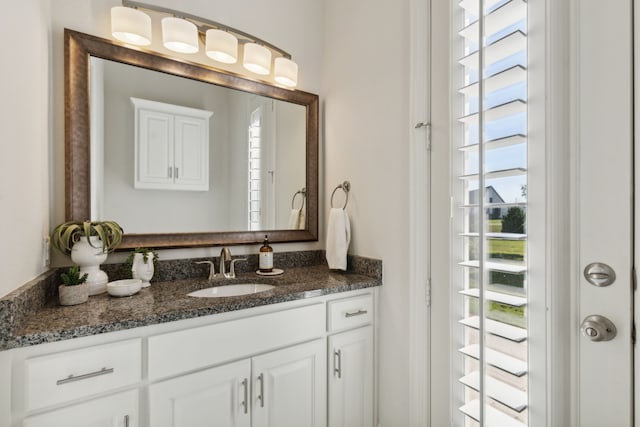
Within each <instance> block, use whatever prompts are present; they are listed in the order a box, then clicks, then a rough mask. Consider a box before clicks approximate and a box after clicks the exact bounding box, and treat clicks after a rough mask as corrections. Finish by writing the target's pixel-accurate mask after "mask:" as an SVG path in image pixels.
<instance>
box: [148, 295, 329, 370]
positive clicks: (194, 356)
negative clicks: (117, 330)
mask: <svg viewBox="0 0 640 427" xmlns="http://www.w3.org/2000/svg"><path fill="white" fill-rule="evenodd" d="M325 319H326V311H325V308H324V304H322V303H320V304H314V305H308V306H305V307H299V308H293V309H290V310H283V311H278V312H274V313H268V314H262V315H259V316H253V317H247V318H244V319H238V320H232V321H228V322H223V323H217V324H214V325H209V326H203V327H200V328H194V329H187V330H184V331H177V332H170V333H168V334H164V335H157V336H154V337H149V379H150V380H152V381H153V380H156V379H159V378H164V377H168V376H172V375H177V374H180V373H182V372H187V371H191V370H196V369H201V368H205V367H208V366H214V365H218V364H221V363H224V362H227V361H230V360H233V359H239V358H243V357H248V356H251V355H254V354H258V353H261V352H264V351H269V350H272V349H275V348H279V347H285V346H288V345H292V344H296V343H300V342H304V341H309V340H312V339H314V338H318V337H320V336H322V335H323V334H324V331H325V322H326V320H325Z"/></svg>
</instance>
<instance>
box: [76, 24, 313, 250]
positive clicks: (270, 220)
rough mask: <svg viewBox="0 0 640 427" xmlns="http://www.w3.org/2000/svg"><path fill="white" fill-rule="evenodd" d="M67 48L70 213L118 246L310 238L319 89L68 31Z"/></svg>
mask: <svg viewBox="0 0 640 427" xmlns="http://www.w3.org/2000/svg"><path fill="white" fill-rule="evenodd" d="M65 53H66V62H65V67H66V68H65V79H66V82H65V83H66V85H65V88H66V93H65V119H66V127H65V134H66V135H65V137H66V154H67V161H66V218H67V220H83V219H86V218H91V219H93V220H96V219H111V220H115V221H118V222H119V223H120V224H121V225H122V226H123V228H124V230H125V233H126V234H125V236H124V239H123V244H122V245H121V246H120V248H121V249H126V248H132V247H138V246H149V247H154V248H162V247H195V246H211V245H222V244H243V243H259V242H261V241H262V239H263V238H264V235H265V234H268V235H269V240H270V241H273V242H292V241H311V240H317V236H318V212H317V204H318V201H317V200H318V96H317V95H313V94H310V93H306V92H302V91H297V90H295V91H292V90H288V89H284V88H279V87H275V86H271V85H268V84H265V83H261V82H256V81H252V80H249V79H246V78H243V77H240V76H238V75H235V74H232V73H226V72H220V71H216V70H214V69H212V68H208V67H206V66H203V65H199V64H193V63H188V62H185V61H179V60H176V59H173V58H170V57H168V56H164V55H162V54H158V53H150V52H147V51H144V50H138V49H133V48H128V47H124V46H122V45H120V44H119V42H115V41H111V40H106V39H101V38H97V37H94V36H90V35H87V34H83V33H78V32H75V31H72V30H65ZM196 116H197V117H196ZM198 117H199V118H198ZM149 135H154V136H153V137H152V138H151V137H149ZM158 135H160V136H158ZM197 141H200V142H197ZM194 183H195V185H194ZM298 210H299V211H300V212H299V214H297V215H296V213H297V211H298Z"/></svg>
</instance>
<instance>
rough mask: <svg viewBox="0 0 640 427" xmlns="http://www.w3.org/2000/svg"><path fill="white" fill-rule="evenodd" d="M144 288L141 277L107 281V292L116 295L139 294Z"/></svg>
mask: <svg viewBox="0 0 640 427" xmlns="http://www.w3.org/2000/svg"><path fill="white" fill-rule="evenodd" d="M140 288H142V280H140V279H124V280H116V281H115V282H109V283H107V292H109V295H113V296H114V297H128V296H130V295H133V294H137V293H138V292H139V291H140Z"/></svg>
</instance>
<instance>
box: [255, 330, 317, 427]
mask: <svg viewBox="0 0 640 427" xmlns="http://www.w3.org/2000/svg"><path fill="white" fill-rule="evenodd" d="M252 371H253V391H254V393H253V399H252V401H251V403H252V405H253V407H252V411H253V424H252V427H324V426H326V425H327V421H326V372H327V369H326V364H325V340H324V338H323V339H321V340H316V341H313V342H310V343H306V344H301V345H297V346H295V347H289V348H285V349H282V350H279V351H274V352H271V353H267V354H263V355H261V356H257V357H254V358H253V359H252Z"/></svg>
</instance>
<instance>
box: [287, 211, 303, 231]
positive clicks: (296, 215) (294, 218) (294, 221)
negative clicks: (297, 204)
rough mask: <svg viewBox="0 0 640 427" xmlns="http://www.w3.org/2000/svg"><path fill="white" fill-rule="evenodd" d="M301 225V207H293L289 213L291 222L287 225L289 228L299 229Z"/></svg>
mask: <svg viewBox="0 0 640 427" xmlns="http://www.w3.org/2000/svg"><path fill="white" fill-rule="evenodd" d="M299 226H300V209H291V213H290V214H289V223H288V225H287V229H289V230H292V229H293V230H297V229H298V228H299Z"/></svg>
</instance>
